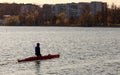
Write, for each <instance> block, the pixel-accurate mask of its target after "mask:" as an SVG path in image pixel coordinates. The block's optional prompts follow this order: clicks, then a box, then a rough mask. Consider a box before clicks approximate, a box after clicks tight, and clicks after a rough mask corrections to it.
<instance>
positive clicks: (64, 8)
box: [52, 4, 70, 18]
mask: <svg viewBox="0 0 120 75" xmlns="http://www.w3.org/2000/svg"><path fill="white" fill-rule="evenodd" d="M52 10H53V11H52V14H54V15H58V14H60V13H65V14H66V16H67V18H69V17H70V11H69V4H56V5H54V6H53V8H52Z"/></svg>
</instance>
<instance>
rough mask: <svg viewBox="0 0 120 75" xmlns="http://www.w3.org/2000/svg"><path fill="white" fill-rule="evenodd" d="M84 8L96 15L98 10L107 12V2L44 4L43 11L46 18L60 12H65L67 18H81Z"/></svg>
mask: <svg viewBox="0 0 120 75" xmlns="http://www.w3.org/2000/svg"><path fill="white" fill-rule="evenodd" d="M86 8H87V9H86ZM84 10H89V12H90V13H91V15H96V14H97V13H98V12H102V13H104V15H105V14H106V11H107V3H104V2H91V3H88V2H80V3H67V4H56V5H47V4H45V5H43V13H44V17H45V18H49V17H51V16H57V15H58V14H60V13H65V14H66V16H67V18H68V19H69V18H71V17H75V18H79V17H80V16H81V15H82V13H84V12H83V11H84Z"/></svg>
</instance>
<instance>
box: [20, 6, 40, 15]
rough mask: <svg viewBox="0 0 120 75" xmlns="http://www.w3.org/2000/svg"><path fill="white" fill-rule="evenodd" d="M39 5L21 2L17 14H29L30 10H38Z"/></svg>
mask: <svg viewBox="0 0 120 75" xmlns="http://www.w3.org/2000/svg"><path fill="white" fill-rule="evenodd" d="M39 9H40V7H38V6H36V5H32V4H21V8H20V13H19V14H29V13H32V12H37V11H39Z"/></svg>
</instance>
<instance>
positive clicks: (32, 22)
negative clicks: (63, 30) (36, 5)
mask: <svg viewBox="0 0 120 75" xmlns="http://www.w3.org/2000/svg"><path fill="white" fill-rule="evenodd" d="M113 24H114V25H115V24H117V25H118V26H120V7H117V6H116V5H114V4H112V5H111V7H110V8H107V11H105V12H97V13H96V14H95V15H92V13H91V12H90V7H89V6H85V7H83V9H82V13H81V16H80V17H78V18H76V17H74V16H71V17H70V18H69V19H68V18H67V15H66V14H65V13H64V12H61V13H59V14H58V15H53V16H51V17H49V18H48V19H47V20H46V19H44V17H43V13H42V12H32V13H28V14H26V15H13V16H10V17H8V18H5V20H4V25H6V26H24V25H26V26H42V25H48V26H51V25H56V26H60V25H62V26H86V27H88V26H112V25H113Z"/></svg>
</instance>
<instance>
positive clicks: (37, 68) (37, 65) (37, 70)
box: [35, 61, 40, 75]
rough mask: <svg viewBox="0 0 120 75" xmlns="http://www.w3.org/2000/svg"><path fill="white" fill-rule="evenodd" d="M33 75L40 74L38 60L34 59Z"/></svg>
mask: <svg viewBox="0 0 120 75" xmlns="http://www.w3.org/2000/svg"><path fill="white" fill-rule="evenodd" d="M35 69H36V71H35V75H40V61H35Z"/></svg>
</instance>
